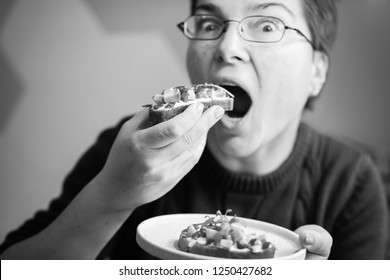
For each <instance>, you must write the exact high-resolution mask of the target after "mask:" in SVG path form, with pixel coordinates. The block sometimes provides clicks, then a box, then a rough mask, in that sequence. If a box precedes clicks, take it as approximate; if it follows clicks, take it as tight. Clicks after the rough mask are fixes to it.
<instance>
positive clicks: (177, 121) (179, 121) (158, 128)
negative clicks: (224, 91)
mask: <svg viewBox="0 0 390 280" xmlns="http://www.w3.org/2000/svg"><path fill="white" fill-rule="evenodd" d="M202 112H203V104H202V103H195V104H192V105H191V106H189V107H188V108H187V109H186V110H185V111H184V112H183V113H181V114H179V115H177V116H176V117H174V118H172V119H170V120H168V121H165V122H162V123H159V124H156V125H155V126H153V127H150V128H147V129H144V130H142V131H140V132H139V134H138V137H139V139H140V140H141V139H142V142H143V144H144V145H145V146H146V147H148V148H150V149H158V148H161V147H164V146H166V145H168V144H170V143H172V142H174V141H176V140H178V139H180V138H181V137H182V136H183V135H184V134H185V133H186V132H187V131H188V130H189V129H190V128H191V127H192V126H193V125H194V124H195V122H196V121H197V120H198V119H199V118H200V116H201V114H202Z"/></svg>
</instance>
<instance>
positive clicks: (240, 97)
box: [223, 86, 252, 118]
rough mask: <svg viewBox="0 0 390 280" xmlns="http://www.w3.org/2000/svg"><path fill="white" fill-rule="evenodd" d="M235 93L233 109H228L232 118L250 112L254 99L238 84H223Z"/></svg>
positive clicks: (228, 113)
mask: <svg viewBox="0 0 390 280" xmlns="http://www.w3.org/2000/svg"><path fill="white" fill-rule="evenodd" d="M223 87H224V88H225V89H226V90H228V91H229V92H231V93H232V94H233V95H234V108H233V111H227V112H226V114H227V115H228V116H229V117H232V118H242V117H243V116H245V114H246V113H247V112H248V110H249V108H250V107H251V105H252V100H251V98H250V97H249V95H248V94H247V92H246V91H245V90H243V89H242V88H240V87H237V86H223Z"/></svg>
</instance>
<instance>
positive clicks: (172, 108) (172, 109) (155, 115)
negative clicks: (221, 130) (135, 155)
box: [145, 84, 234, 124]
mask: <svg viewBox="0 0 390 280" xmlns="http://www.w3.org/2000/svg"><path fill="white" fill-rule="evenodd" d="M172 89H180V91H185V90H192V91H194V92H195V96H196V98H195V99H193V100H190V101H188V100H186V99H185V101H183V100H177V102H172V103H159V104H156V105H145V106H148V107H149V120H150V121H151V122H152V123H153V124H157V123H160V122H164V121H167V120H169V119H172V118H173V117H175V116H177V115H178V114H180V113H182V112H184V111H185V109H187V108H188V107H189V106H190V105H192V104H193V103H196V102H200V103H202V104H203V105H204V108H203V111H205V110H207V109H208V108H210V107H212V106H214V105H219V106H221V107H222V108H223V109H224V110H225V111H231V110H233V106H234V96H233V95H232V94H231V93H230V92H228V91H227V90H225V89H224V88H222V87H219V86H217V85H213V84H199V85H194V86H192V87H189V88H185V87H183V86H181V87H174V88H172ZM198 89H199V92H201V93H200V95H202V96H198V93H197V90H198ZM205 89H206V92H207V89H213V90H217V91H219V92H223V93H225V97H217V98H214V97H212V96H206V97H205V96H204V95H205V94H206V95H207V93H205ZM163 92H164V91H163ZM193 94H194V93H193ZM183 95H185V93H183ZM162 96H163V95H162V94H160V95H159V99H160V100H161V99H163V98H162ZM154 97H155V96H154ZM179 98H180V97H179ZM153 99H154V100H156V98H153ZM160 102H161V101H160Z"/></svg>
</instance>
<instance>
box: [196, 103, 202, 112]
mask: <svg viewBox="0 0 390 280" xmlns="http://www.w3.org/2000/svg"><path fill="white" fill-rule="evenodd" d="M203 107H204V106H203V104H202V103H200V102H198V103H196V111H197V112H198V113H199V114H201V113H202V112H203Z"/></svg>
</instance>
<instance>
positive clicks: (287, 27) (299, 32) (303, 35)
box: [286, 26, 316, 49]
mask: <svg viewBox="0 0 390 280" xmlns="http://www.w3.org/2000/svg"><path fill="white" fill-rule="evenodd" d="M286 29H290V30H294V31H295V32H297V33H298V34H299V35H301V36H302V37H303V38H305V39H306V41H307V42H308V43H309V44H310V45H311V46H312V47H313V49H316V48H315V46H314V44H313V42H312V41H310V40H309V38H307V37H306V35H305V34H303V33H302V32H301V31H300V30H299V29H296V28H293V27H290V26H286Z"/></svg>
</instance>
